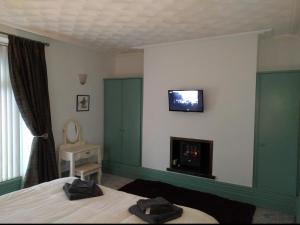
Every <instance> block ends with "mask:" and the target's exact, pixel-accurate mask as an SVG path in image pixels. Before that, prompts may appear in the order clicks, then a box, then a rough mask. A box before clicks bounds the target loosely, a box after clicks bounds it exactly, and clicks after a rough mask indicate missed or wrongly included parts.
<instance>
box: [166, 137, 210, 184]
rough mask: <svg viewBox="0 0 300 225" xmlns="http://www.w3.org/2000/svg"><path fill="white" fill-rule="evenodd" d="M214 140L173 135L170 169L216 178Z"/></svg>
mask: <svg viewBox="0 0 300 225" xmlns="http://www.w3.org/2000/svg"><path fill="white" fill-rule="evenodd" d="M212 156H213V141H209V140H199V139H189V138H180V137H171V139H170V167H169V168H167V170H169V171H173V172H178V173H185V174H189V175H194V176H201V177H206V178H211V179H215V177H214V176H213V175H212Z"/></svg>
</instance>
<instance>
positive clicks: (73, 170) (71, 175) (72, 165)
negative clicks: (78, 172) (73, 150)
mask: <svg viewBox="0 0 300 225" xmlns="http://www.w3.org/2000/svg"><path fill="white" fill-rule="evenodd" d="M74 176H75V161H74V155H71V160H70V177H74Z"/></svg>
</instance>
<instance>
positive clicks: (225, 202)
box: [119, 179, 255, 224]
mask: <svg viewBox="0 0 300 225" xmlns="http://www.w3.org/2000/svg"><path fill="white" fill-rule="evenodd" d="M119 190H120V191H123V192H127V193H130V194H134V195H139V196H142V197H145V198H155V197H158V196H161V197H164V198H165V199H167V200H168V201H169V202H172V203H174V204H177V205H182V206H186V207H190V208H194V209H198V210H201V211H203V212H205V213H207V214H209V215H211V216H212V217H214V218H215V219H216V220H218V222H219V223H222V224H230V223H231V224H250V223H252V217H253V214H254V212H255V206H253V205H250V204H246V203H241V202H237V201H232V200H229V199H225V198H222V197H219V196H216V195H213V194H208V193H203V192H199V191H193V190H189V189H186V188H180V187H176V186H173V185H170V184H166V183H162V182H159V181H147V180H140V179H137V180H135V181H133V182H131V183H129V184H127V185H125V186H124V187H122V188H120V189H119Z"/></svg>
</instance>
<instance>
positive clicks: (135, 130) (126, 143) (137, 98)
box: [122, 79, 142, 166]
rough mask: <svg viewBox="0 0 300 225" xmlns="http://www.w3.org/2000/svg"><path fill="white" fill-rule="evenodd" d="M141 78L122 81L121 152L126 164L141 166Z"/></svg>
mask: <svg viewBox="0 0 300 225" xmlns="http://www.w3.org/2000/svg"><path fill="white" fill-rule="evenodd" d="M141 116H142V79H126V80H124V81H123V152H122V161H123V163H124V164H126V165H130V166H141Z"/></svg>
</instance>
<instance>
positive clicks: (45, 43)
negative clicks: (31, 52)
mask: <svg viewBox="0 0 300 225" xmlns="http://www.w3.org/2000/svg"><path fill="white" fill-rule="evenodd" d="M0 34H4V35H7V36H8V35H11V36H14V37H21V36H17V35H14V34H9V33H6V32H2V31H0ZM21 38H24V37H21ZM24 39H26V40H30V41H36V40H32V39H30V38H24ZM36 42H39V43H42V44H43V45H45V46H47V47H48V46H50V44H49V43H47V42H42V41H36Z"/></svg>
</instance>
